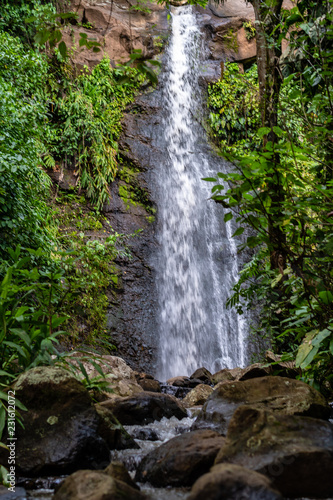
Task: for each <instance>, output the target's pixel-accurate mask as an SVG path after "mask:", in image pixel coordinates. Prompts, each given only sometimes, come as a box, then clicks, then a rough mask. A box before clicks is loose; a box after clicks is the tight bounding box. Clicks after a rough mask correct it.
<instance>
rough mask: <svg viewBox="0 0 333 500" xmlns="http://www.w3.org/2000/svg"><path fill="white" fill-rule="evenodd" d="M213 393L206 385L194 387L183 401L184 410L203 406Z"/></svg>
mask: <svg viewBox="0 0 333 500" xmlns="http://www.w3.org/2000/svg"><path fill="white" fill-rule="evenodd" d="M212 392H213V388H212V387H210V386H209V385H206V384H200V385H197V386H196V387H194V389H192V390H191V391H190V392H189V393H188V394H187V395H186V396H185V398H184V399H183V405H184V406H185V407H186V408H191V406H197V405H203V404H205V403H206V401H207V399H208V398H209V396H210V395H211V393H212Z"/></svg>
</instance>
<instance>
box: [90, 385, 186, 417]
mask: <svg viewBox="0 0 333 500" xmlns="http://www.w3.org/2000/svg"><path fill="white" fill-rule="evenodd" d="M100 406H101V407H105V408H108V409H109V410H111V411H112V413H113V414H114V416H115V417H116V418H117V419H118V420H119V422H121V423H122V424H123V425H137V424H149V423H151V422H154V421H155V420H161V418H163V417H166V418H171V417H172V416H175V417H177V418H178V419H179V420H180V419H182V418H185V417H187V413H186V410H185V408H184V407H183V405H182V404H181V403H180V401H178V400H177V399H176V398H175V397H174V396H170V395H169V394H158V393H156V392H146V391H144V392H141V393H139V394H137V395H136V396H132V397H128V398H114V399H110V400H108V401H104V402H103V403H100Z"/></svg>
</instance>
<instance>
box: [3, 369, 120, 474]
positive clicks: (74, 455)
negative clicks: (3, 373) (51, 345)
mask: <svg viewBox="0 0 333 500" xmlns="http://www.w3.org/2000/svg"><path fill="white" fill-rule="evenodd" d="M14 389H15V391H16V397H17V399H18V400H19V401H20V402H21V403H23V404H24V405H25V406H26V407H27V408H28V411H27V412H24V413H23V418H24V429H22V428H21V427H20V426H17V427H16V437H17V441H16V459H17V462H16V463H17V472H19V473H20V474H21V475H37V474H38V475H43V474H44V475H47V474H50V475H52V474H61V473H69V472H72V471H73V470H77V469H78V468H80V467H89V468H92V469H96V468H102V467H105V466H106V465H107V464H108V462H109V455H110V452H109V449H108V446H107V444H106V442H105V441H104V440H103V439H102V438H101V437H100V436H99V434H98V426H99V421H100V419H99V416H98V414H97V412H96V410H95V407H94V405H93V403H92V400H91V398H90V395H89V393H88V391H87V390H86V389H85V387H84V386H83V384H81V382H79V381H78V380H77V379H76V378H75V377H74V376H73V375H72V374H71V373H70V372H68V371H66V370H64V369H62V368H60V367H56V366H50V367H37V368H32V369H31V370H28V371H27V372H25V373H24V374H22V375H21V376H20V377H19V378H18V380H17V382H16V383H15V387H14ZM6 454H7V451H5V450H3V449H0V455H1V457H0V458H2V457H3V455H6ZM6 462H7V459H6V458H4V463H6Z"/></svg>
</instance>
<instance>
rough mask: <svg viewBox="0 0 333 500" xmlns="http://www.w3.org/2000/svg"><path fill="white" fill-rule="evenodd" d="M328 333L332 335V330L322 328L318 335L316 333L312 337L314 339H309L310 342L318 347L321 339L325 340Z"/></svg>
mask: <svg viewBox="0 0 333 500" xmlns="http://www.w3.org/2000/svg"><path fill="white" fill-rule="evenodd" d="M330 335H333V332H332V331H331V330H328V329H327V328H326V329H325V330H322V331H321V332H319V333H318V335H316V336H315V337H314V339H313V340H312V341H311V344H312V345H313V346H318V347H320V345H321V343H322V342H323V340H325V339H326V338H327V337H329V336H330Z"/></svg>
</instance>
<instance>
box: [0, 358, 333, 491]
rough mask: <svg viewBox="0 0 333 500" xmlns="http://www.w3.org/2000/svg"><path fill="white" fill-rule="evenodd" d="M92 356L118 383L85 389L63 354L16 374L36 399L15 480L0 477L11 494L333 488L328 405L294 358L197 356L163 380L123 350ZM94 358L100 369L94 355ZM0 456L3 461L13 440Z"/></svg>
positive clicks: (25, 395) (31, 401) (21, 439)
mask: <svg viewBox="0 0 333 500" xmlns="http://www.w3.org/2000/svg"><path fill="white" fill-rule="evenodd" d="M77 356H78V354H74V355H72V356H71V363H72V365H73V366H74V365H75V360H77ZM95 361H96V360H95ZM96 362H98V363H99V364H100V366H101V367H102V368H103V370H104V373H105V377H106V380H107V381H109V387H110V388H112V389H113V390H114V392H113V393H110V392H108V391H105V390H103V391H102V392H101V391H99V392H96V391H95V392H92V391H88V390H87V389H86V388H85V387H84V385H83V384H82V383H81V382H80V381H79V380H78V379H77V378H76V377H75V376H74V374H73V373H71V372H70V371H68V370H67V369H65V367H64V366H57V365H56V366H52V367H38V368H33V369H31V370H29V371H28V372H26V373H25V374H23V375H21V376H20V377H19V379H18V380H17V382H16V383H15V391H16V397H17V398H18V399H19V400H20V401H21V402H22V403H23V404H25V405H26V406H27V408H28V411H27V412H24V426H25V428H24V429H23V428H18V429H17V442H16V456H17V476H18V481H17V491H16V494H15V495H14V493H13V494H9V493H8V491H7V490H4V489H2V491H1V492H0V493H2V494H3V498H5V499H6V500H7V498H8V499H13V500H14V498H15V499H19V498H22V499H23V498H26V497H29V496H33V497H35V498H36V497H37V498H40V499H41V500H42V499H44V498H46V497H47V498H53V499H54V500H74V499H75V500H81V499H82V500H85V499H87V500H88V499H89V500H102V499H105V498H108V499H110V500H113V499H120V498H126V499H129V500H130V499H132V498H133V499H136V500H139V499H156V500H166V499H169V500H172V499H177V498H183V499H188V500H202V499H203V498H205V499H206V500H213V499H218V498H225V499H235V500H239V499H240V498H244V499H245V498H246V499H248V498H249V499H253V500H255V499H267V500H268V499H276V500H277V499H282V498H325V499H327V498H330V497H331V496H332V495H333V483H332V477H333V425H332V423H331V422H330V421H329V417H330V407H329V405H328V403H327V402H326V401H325V399H324V397H323V396H322V395H321V394H320V393H318V392H317V391H316V390H315V389H313V388H311V387H309V386H308V385H306V384H304V383H303V382H301V381H299V380H296V378H295V377H296V376H297V371H296V370H295V369H294V368H293V367H292V366H290V365H289V366H286V365H285V364H284V363H281V364H280V365H278V366H279V369H280V374H281V375H282V376H281V375H272V369H271V368H268V367H267V365H260V364H256V365H252V366H250V367H247V368H245V369H233V370H228V369H225V370H222V371H221V372H218V373H216V374H211V373H209V372H208V370H206V369H204V368H201V369H198V370H197V371H196V372H195V373H194V374H193V375H192V376H190V377H184V376H179V377H176V378H174V379H171V380H169V381H168V383H167V384H165V385H163V384H162V385H161V384H160V383H159V382H158V381H156V380H155V379H154V378H153V377H151V376H150V375H149V374H143V373H136V372H134V371H133V370H132V369H131V368H130V367H129V366H128V365H126V363H125V362H124V361H123V360H122V359H121V358H117V357H114V356H102V357H99V358H98V359H97V361H96ZM86 370H87V372H88V373H89V376H90V377H91V378H93V377H94V376H95V375H96V373H95V372H96V368H95V367H94V366H92V365H89V363H86ZM286 370H287V373H286V372H285V371H286ZM286 374H288V377H286V376H284V375H286ZM140 381H141V383H142V386H140ZM148 381H150V383H148ZM145 384H147V385H146V389H147V388H148V390H145V389H144V387H143V386H145ZM124 387H126V391H127V393H126V394H124ZM103 389H105V384H104V386H103ZM152 389H153V390H152ZM162 391H166V392H168V394H166V393H165V392H162ZM170 393H173V394H170ZM176 396H178V397H176ZM97 400H98V401H97ZM5 437H6V436H5ZM0 458H1V463H2V464H6V462H7V456H6V452H5V450H1V455H0ZM45 488H46V489H45Z"/></svg>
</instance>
